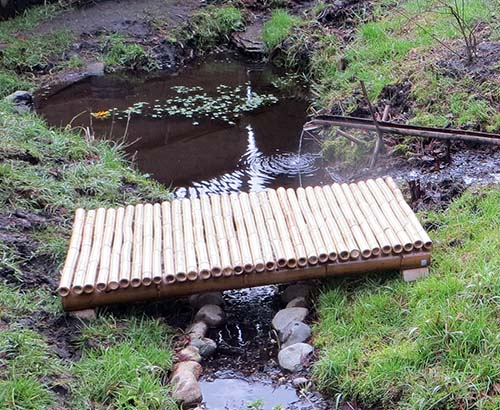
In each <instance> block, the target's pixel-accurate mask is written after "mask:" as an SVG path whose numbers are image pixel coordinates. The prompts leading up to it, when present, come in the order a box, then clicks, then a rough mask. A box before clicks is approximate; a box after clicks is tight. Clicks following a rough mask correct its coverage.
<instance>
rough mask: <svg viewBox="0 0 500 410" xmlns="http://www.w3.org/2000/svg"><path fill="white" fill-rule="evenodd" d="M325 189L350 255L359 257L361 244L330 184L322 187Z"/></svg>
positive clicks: (328, 203)
mask: <svg viewBox="0 0 500 410" xmlns="http://www.w3.org/2000/svg"><path fill="white" fill-rule="evenodd" d="M321 189H322V190H323V194H324V195H325V198H326V204H327V206H328V207H329V208H330V211H331V213H332V215H333V218H334V219H335V222H336V224H337V226H338V227H339V230H340V233H341V236H342V239H343V241H344V243H345V244H346V245H347V248H348V249H349V257H350V258H351V259H357V258H359V255H360V250H359V246H358V244H357V243H356V240H355V239H354V236H353V234H352V232H351V229H350V228H349V224H348V223H347V221H346V219H345V216H344V214H343V213H342V211H341V210H340V207H339V205H338V204H337V201H336V199H335V196H334V195H333V191H332V189H331V187H330V186H329V185H325V186H324V187H322V188H321Z"/></svg>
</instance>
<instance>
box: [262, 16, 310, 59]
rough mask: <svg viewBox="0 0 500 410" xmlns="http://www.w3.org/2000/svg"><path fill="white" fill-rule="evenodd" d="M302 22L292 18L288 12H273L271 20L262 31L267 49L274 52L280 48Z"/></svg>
mask: <svg viewBox="0 0 500 410" xmlns="http://www.w3.org/2000/svg"><path fill="white" fill-rule="evenodd" d="M300 22H301V20H300V19H299V18H298V17H295V16H292V15H291V14H290V13H288V11H286V10H283V9H279V10H275V11H273V14H272V15H271V18H270V19H269V20H268V21H266V22H265V23H264V27H263V29H262V39H263V41H264V44H265V46H266V48H267V49H268V50H273V49H274V48H276V47H277V46H279V45H280V44H281V43H282V42H283V41H284V40H285V39H286V38H287V37H288V36H289V35H290V33H291V31H292V29H293V28H294V27H296V26H298V25H299V24H300Z"/></svg>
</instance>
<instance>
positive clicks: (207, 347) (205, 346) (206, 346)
mask: <svg viewBox="0 0 500 410" xmlns="http://www.w3.org/2000/svg"><path fill="white" fill-rule="evenodd" d="M191 346H194V347H197V348H198V351H199V352H200V355H201V357H210V356H212V355H213V354H214V353H215V351H216V350H217V343H215V342H214V341H213V340H212V339H209V338H208V337H202V338H201V339H193V340H191Z"/></svg>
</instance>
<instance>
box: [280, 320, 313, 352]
mask: <svg viewBox="0 0 500 410" xmlns="http://www.w3.org/2000/svg"><path fill="white" fill-rule="evenodd" d="M280 336H281V337H280V339H281V341H282V342H284V343H283V345H282V347H283V348H285V347H288V346H291V345H293V344H295V343H302V342H305V341H306V340H307V339H309V338H310V337H311V328H310V327H309V326H308V325H306V324H305V323H304V322H298V321H293V322H292V323H290V324H289V325H288V326H287V327H286V328H285V329H284V330H283V332H282V333H281V335H280Z"/></svg>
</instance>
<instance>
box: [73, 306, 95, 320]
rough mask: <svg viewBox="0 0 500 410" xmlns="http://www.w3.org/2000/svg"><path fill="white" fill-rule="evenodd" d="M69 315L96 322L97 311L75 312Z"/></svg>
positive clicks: (84, 310)
mask: <svg viewBox="0 0 500 410" xmlns="http://www.w3.org/2000/svg"><path fill="white" fill-rule="evenodd" d="M69 315H70V316H71V317H74V318H76V319H80V320H94V319H95V318H96V317H97V315H96V312H95V309H83V310H75V311H73V312H69Z"/></svg>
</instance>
